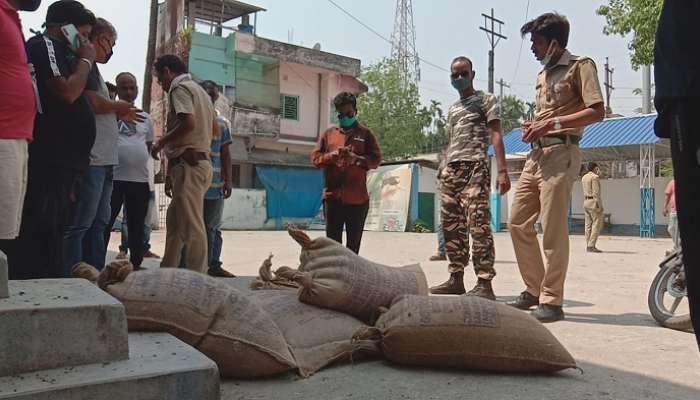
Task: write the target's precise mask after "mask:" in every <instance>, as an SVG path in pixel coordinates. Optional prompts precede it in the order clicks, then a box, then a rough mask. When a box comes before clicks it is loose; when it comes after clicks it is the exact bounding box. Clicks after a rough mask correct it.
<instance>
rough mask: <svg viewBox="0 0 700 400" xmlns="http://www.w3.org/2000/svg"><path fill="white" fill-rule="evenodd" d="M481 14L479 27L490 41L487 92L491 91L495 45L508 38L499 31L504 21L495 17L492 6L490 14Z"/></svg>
mask: <svg viewBox="0 0 700 400" xmlns="http://www.w3.org/2000/svg"><path fill="white" fill-rule="evenodd" d="M481 15H482V16H483V17H484V26H482V27H479V29H480V30H482V31H484V32H486V37H487V38H488V40H489V43H491V50H490V51H489V93H493V92H494V89H493V84H494V79H495V78H494V69H495V57H496V56H495V51H496V46H497V45H498V42H500V41H501V39H508V38H507V37H505V36H504V35H503V34H502V33H501V30H502V29H503V24H504V23H505V22H503V21H501V20H499V19H497V18H496V16H495V15H494V11H493V8H492V9H491V15H487V14H483V13H482V14H481ZM489 22H491V27H489ZM496 26H498V32H496Z"/></svg>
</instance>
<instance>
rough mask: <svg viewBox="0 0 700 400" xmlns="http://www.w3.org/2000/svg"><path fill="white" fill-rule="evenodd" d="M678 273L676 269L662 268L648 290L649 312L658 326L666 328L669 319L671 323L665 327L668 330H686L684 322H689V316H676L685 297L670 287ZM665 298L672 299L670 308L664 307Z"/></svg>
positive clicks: (670, 267)
mask: <svg viewBox="0 0 700 400" xmlns="http://www.w3.org/2000/svg"><path fill="white" fill-rule="evenodd" d="M678 273H679V270H678V268H674V267H673V266H665V267H662V268H661V269H660V270H659V272H658V273H657V274H656V277H655V278H654V281H653V282H652V284H651V287H650V288H649V296H648V303H649V312H650V313H651V316H652V317H653V318H654V319H655V320H656V322H658V323H659V325H662V326H667V325H666V321H668V320H669V319H671V321H669V324H670V326H667V327H668V328H671V329H678V330H687V329H689V327H690V326H689V325H688V326H686V324H688V322H686V320H687V321H690V314H679V315H676V310H677V309H678V306H679V305H680V303H681V302H682V301H683V299H684V298H685V297H686V294H685V293H682V292H679V291H677V290H674V289H673V287H672V283H673V282H674V281H675V279H676V276H677V275H678ZM669 289H671V290H669ZM667 296H668V297H670V298H671V299H673V304H672V305H671V307H666V305H665V303H664V299H665V298H666V297H667ZM686 301H687V300H686Z"/></svg>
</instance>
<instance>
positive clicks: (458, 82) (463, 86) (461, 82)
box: [452, 76, 472, 92]
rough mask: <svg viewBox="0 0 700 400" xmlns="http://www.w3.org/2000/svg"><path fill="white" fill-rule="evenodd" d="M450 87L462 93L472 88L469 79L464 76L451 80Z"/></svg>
mask: <svg viewBox="0 0 700 400" xmlns="http://www.w3.org/2000/svg"><path fill="white" fill-rule="evenodd" d="M452 87H453V88H455V89H457V90H458V91H460V92H462V91H464V90H467V89H469V88H471V87H472V80H471V78H469V77H466V76H463V77H461V78H457V79H452Z"/></svg>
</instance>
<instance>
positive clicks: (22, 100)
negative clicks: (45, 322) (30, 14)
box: [0, 0, 41, 252]
mask: <svg viewBox="0 0 700 400" xmlns="http://www.w3.org/2000/svg"><path fill="white" fill-rule="evenodd" d="M40 4H41V0H34V1H28V0H0V37H2V38H3V40H2V42H0V193H2V195H0V251H2V252H9V251H10V250H11V247H12V245H13V244H14V243H13V241H14V239H15V238H16V237H17V236H19V228H20V224H21V221H22V206H23V205H24V195H25V193H26V190H27V161H28V159H29V153H28V150H27V146H28V143H29V142H30V141H31V140H32V131H33V130H34V117H35V115H36V101H37V99H36V98H35V97H36V96H35V95H34V86H33V81H32V76H31V74H30V73H29V65H28V61H27V52H26V50H25V49H24V35H23V34H22V24H21V22H20V19H19V13H18V11H35V10H36V9H37V8H39V5H40Z"/></svg>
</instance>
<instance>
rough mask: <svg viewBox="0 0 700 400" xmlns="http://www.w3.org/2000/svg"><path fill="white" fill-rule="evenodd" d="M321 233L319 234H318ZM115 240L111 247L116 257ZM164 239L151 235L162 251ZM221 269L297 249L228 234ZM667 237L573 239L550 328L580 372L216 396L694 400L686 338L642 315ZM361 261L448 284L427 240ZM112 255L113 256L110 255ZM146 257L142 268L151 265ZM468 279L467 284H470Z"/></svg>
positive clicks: (320, 380) (359, 381) (511, 279)
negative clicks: (593, 250) (591, 248)
mask: <svg viewBox="0 0 700 400" xmlns="http://www.w3.org/2000/svg"><path fill="white" fill-rule="evenodd" d="M315 234H318V233H315ZM118 238H119V235H118V234H115V235H113V239H112V245H111V246H110V249H112V250H115V249H116V245H117V240H118ZM163 241H164V235H163V233H162V232H156V233H154V235H153V246H154V251H156V252H159V253H162V250H163ZM224 241H225V243H224V247H225V250H224V251H225V254H224V256H223V261H224V266H225V268H227V269H228V270H230V271H231V272H234V273H236V274H238V275H241V276H242V275H255V274H256V273H257V269H258V267H259V265H260V263H261V262H262V260H263V259H264V258H265V257H267V255H268V254H270V253H273V254H274V255H275V258H274V264H275V266H281V265H289V266H292V267H294V266H296V265H297V260H298V253H299V248H298V246H297V245H296V243H294V242H292V241H291V239H289V238H288V237H287V235H286V234H285V233H284V232H254V233H251V232H225V233H224ZM669 243H670V241H669V240H640V239H635V238H607V237H606V238H602V239H601V242H600V244H599V247H600V248H601V249H603V250H605V251H606V253H605V254H601V255H597V254H596V255H590V254H587V253H585V251H584V247H585V246H584V244H583V240H582V238H581V237H572V262H571V266H570V273H569V278H568V282H567V287H566V289H567V295H566V298H567V304H566V305H567V308H566V311H567V313H568V314H567V315H568V318H567V320H566V321H563V322H558V323H555V324H551V325H548V327H549V328H550V329H551V330H552V332H553V333H554V334H555V335H556V336H557V337H558V338H559V340H560V341H561V342H562V343H563V344H564V345H565V346H566V347H567V348H568V349H569V351H570V352H571V353H572V354H573V355H574V357H575V358H576V359H577V360H578V362H579V363H580V365H581V367H582V368H583V370H584V373H583V374H581V373H579V372H578V371H567V372H563V373H559V374H556V375H496V374H480V373H474V372H461V371H441V370H429V369H418V368H403V367H396V366H392V365H389V364H387V363H386V362H384V361H364V362H356V363H355V364H354V365H342V366H336V367H332V368H329V369H327V370H324V371H321V372H320V373H318V374H317V375H315V376H313V377H311V378H309V379H305V380H302V379H298V378H297V377H296V376H295V375H292V374H289V375H286V376H282V377H278V378H275V379H268V380H263V381H227V382H225V383H224V384H223V388H222V390H223V396H222V399H225V400H232V399H324V400H327V399H449V400H456V399H498V400H508V399H524V400H525V399H527V400H530V399H532V400H535V399H537V400H541V399H571V400H583V399H615V400H618V399H630V400H638V399H674V400H676V399H688V400H698V399H700V356H699V354H698V349H697V347H696V345H695V341H694V338H693V337H692V335H690V334H687V333H682V332H675V331H671V330H668V329H663V328H660V327H658V326H656V324H655V323H654V321H653V320H652V319H651V317H650V316H649V315H648V310H647V305H646V299H647V290H648V288H649V284H650V283H651V280H652V278H653V276H654V274H655V273H656V270H657V264H658V261H659V260H660V258H661V257H662V255H663V253H664V251H665V250H666V249H667V248H668V247H669ZM363 246H364V247H363V250H362V252H363V255H364V256H365V257H367V258H370V259H372V260H375V261H378V262H382V263H385V264H389V265H402V264H409V263H415V262H421V263H422V265H423V268H424V270H425V272H426V274H427V276H428V282H429V283H430V284H435V283H439V282H442V281H443V280H444V279H445V278H446V275H447V273H446V271H445V270H446V266H445V264H444V263H430V262H425V260H426V259H427V258H428V256H430V255H431V254H432V252H433V251H434V248H435V236H434V235H428V234H426V235H421V234H409V233H404V234H391V233H367V234H366V236H365V240H364V245H363ZM496 249H497V259H498V261H497V265H496V267H497V270H498V273H499V275H498V277H496V280H495V281H494V286H495V290H496V293H497V295H499V298H500V299H501V300H505V299H507V298H510V297H511V296H514V295H516V294H517V293H519V292H520V291H521V290H522V282H521V281H520V278H519V274H518V272H517V265H516V264H515V256H514V254H513V250H512V246H511V244H510V238H509V236H508V235H507V234H499V235H497V237H496ZM112 255H113V254H112ZM156 265H157V263H154V262H153V261H152V260H149V261H148V262H147V264H146V266H149V267H150V266H156ZM471 279H473V278H471V277H470V280H468V284H469V285H471V284H473V281H472V280H471Z"/></svg>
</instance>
